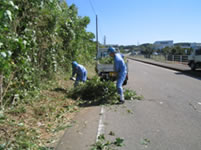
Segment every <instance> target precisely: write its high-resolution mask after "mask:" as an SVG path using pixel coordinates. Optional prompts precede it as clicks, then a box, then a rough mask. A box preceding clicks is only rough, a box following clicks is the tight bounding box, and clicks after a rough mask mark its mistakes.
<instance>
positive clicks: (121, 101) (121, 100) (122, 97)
mask: <svg viewBox="0 0 201 150" xmlns="http://www.w3.org/2000/svg"><path fill="white" fill-rule="evenodd" d="M124 102H125V99H124V95H123V94H122V95H120V103H122V104H123V103H124Z"/></svg>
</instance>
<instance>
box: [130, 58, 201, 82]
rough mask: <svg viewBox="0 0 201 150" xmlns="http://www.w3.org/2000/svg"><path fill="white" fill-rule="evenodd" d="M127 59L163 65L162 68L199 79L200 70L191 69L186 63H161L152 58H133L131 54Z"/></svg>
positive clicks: (200, 77) (200, 78) (200, 75)
mask: <svg viewBox="0 0 201 150" xmlns="http://www.w3.org/2000/svg"><path fill="white" fill-rule="evenodd" d="M127 58H128V59H131V60H135V61H139V62H143V63H147V64H152V65H155V66H159V67H163V68H167V69H171V70H175V71H178V72H181V73H182V74H185V75H188V76H191V77H194V78H196V79H199V80H201V70H200V69H199V70H196V71H191V69H190V67H189V66H188V65H185V64H179V63H176V62H175V63H168V62H167V63H165V62H164V63H163V62H158V61H154V60H152V59H146V58H145V59H142V58H135V57H132V56H128V57H127Z"/></svg>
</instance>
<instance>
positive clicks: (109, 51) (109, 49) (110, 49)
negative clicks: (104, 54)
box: [108, 47, 116, 54]
mask: <svg viewBox="0 0 201 150" xmlns="http://www.w3.org/2000/svg"><path fill="white" fill-rule="evenodd" d="M115 52H116V50H115V48H114V47H109V48H108V53H109V54H110V53H115Z"/></svg>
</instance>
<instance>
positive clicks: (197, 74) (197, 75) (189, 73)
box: [175, 70, 201, 80]
mask: <svg viewBox="0 0 201 150" xmlns="http://www.w3.org/2000/svg"><path fill="white" fill-rule="evenodd" d="M175 74H176V75H186V76H189V77H192V78H195V79H197V80H201V70H196V71H191V70H184V71H181V72H176V73H175Z"/></svg>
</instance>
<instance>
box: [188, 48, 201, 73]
mask: <svg viewBox="0 0 201 150" xmlns="http://www.w3.org/2000/svg"><path fill="white" fill-rule="evenodd" d="M188 65H189V67H190V68H191V70H196V69H197V68H201V47H198V48H195V49H193V51H192V53H191V55H190V56H188Z"/></svg>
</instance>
